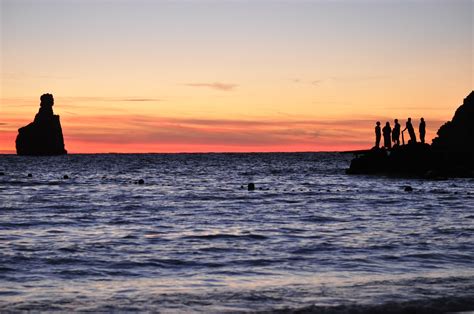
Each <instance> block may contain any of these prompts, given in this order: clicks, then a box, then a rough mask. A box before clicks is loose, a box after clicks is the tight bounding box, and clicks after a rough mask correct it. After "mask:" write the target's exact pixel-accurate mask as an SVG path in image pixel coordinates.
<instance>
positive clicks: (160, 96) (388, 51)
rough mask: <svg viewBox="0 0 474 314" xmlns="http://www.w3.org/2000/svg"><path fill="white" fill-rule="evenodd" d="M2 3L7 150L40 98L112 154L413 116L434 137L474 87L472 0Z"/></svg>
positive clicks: (92, 149)
mask: <svg viewBox="0 0 474 314" xmlns="http://www.w3.org/2000/svg"><path fill="white" fill-rule="evenodd" d="M0 3H1V21H0V28H1V37H0V47H1V55H0V58H1V64H0V66H1V67H0V73H1V76H0V83H1V84H0V87H1V89H0V98H1V99H0V101H1V105H0V153H14V152H15V137H16V134H17V129H18V128H19V127H22V126H24V125H26V124H28V123H29V122H31V121H32V120H33V119H34V115H35V114H36V113H37V111H38V108H39V97H40V95H41V94H43V93H47V92H49V93H52V94H53V95H54V97H55V106H54V108H53V109H54V111H55V113H56V114H59V115H60V116H61V124H62V127H63V133H64V138H65V143H66V149H67V150H68V151H69V152H70V153H98V152H103V153H106V152H209V151H212V152H222V151H235V152H237V151H332V150H350V149H364V148H369V147H371V146H373V141H374V135H373V128H374V124H375V121H377V120H380V121H381V122H382V123H385V121H390V122H391V123H392V121H393V118H398V119H400V120H401V122H402V125H403V123H404V121H405V120H406V118H407V117H409V116H410V117H412V119H413V120H414V121H415V126H416V127H417V126H418V121H419V118H420V117H422V116H423V117H424V118H425V120H426V121H427V129H428V130H427V139H428V141H429V142H431V139H432V138H433V137H434V136H435V133H436V130H437V129H438V127H439V126H440V125H441V124H442V123H443V122H444V121H446V120H449V119H451V118H452V116H453V114H454V110H455V109H456V108H457V107H458V106H459V105H460V104H461V103H462V100H463V98H464V97H466V96H467V95H468V94H469V92H470V91H471V90H472V89H473V81H474V77H473V53H474V46H473V45H474V44H473V43H474V37H473V36H474V35H473V16H474V8H473V7H474V5H473V3H474V2H473V1H471V0H466V1H463V0H459V1H457V0H450V1H448V0H446V1H435V0H433V1H402V0H399V1H375V0H372V1H358V0H351V1H350V0H346V1H298V0H295V1H290V0H288V1H270V0H266V1H258V0H255V1H250V0H241V1H239V0H235V1H227V0H219V1H199V0H194V1H192V0H189V1H180V0H175V1H151V0H150V1H142V0H129V1H125V0H123V1H119V0H117V1H113V0H107V1H105V0H94V1H89V0H55V1H46V0H44V1H42V0H0ZM392 124H393V123H392Z"/></svg>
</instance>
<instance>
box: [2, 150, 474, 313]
mask: <svg viewBox="0 0 474 314" xmlns="http://www.w3.org/2000/svg"><path fill="white" fill-rule="evenodd" d="M349 159H350V156H346V155H339V154H327V153H306V154H182V155H175V154H157V155H69V156H62V157H41V158H29V157H17V156H2V157H1V158H0V171H2V172H4V173H5V175H3V176H0V230H1V232H0V283H1V284H0V309H3V310H22V309H38V310H68V309H79V310H91V311H97V310H105V311H107V310H113V309H122V310H146V309H157V308H159V309H160V310H163V311H170V312H173V311H175V310H179V311H215V312H219V311H235V310H249V309H252V310H268V309H273V308H284V307H290V308H299V307H304V306H308V305H311V304H316V305H320V306H335V305H339V304H348V303H352V302H356V303H357V304H367V305H371V306H375V305H376V304H379V303H383V302H389V301H398V300H418V301H419V302H422V301H420V300H425V301H427V302H428V299H432V298H445V297H448V298H451V300H454V299H455V298H461V299H462V300H464V299H463V298H465V297H466V296H471V295H470V294H469V293H471V291H474V289H472V288H473V285H474V269H473V267H472V260H474V245H473V243H474V241H473V236H472V234H473V231H474V224H473V219H474V201H473V200H474V192H472V191H473V186H474V181H473V180H470V179H456V180H446V181H423V180H418V179H400V178H398V179H393V178H385V177H370V176H347V175H345V174H344V169H345V168H346V167H347V166H348V164H349ZM28 173H31V174H32V177H31V178H29V177H27V174H28ZM65 174H67V175H68V176H69V179H63V176H64V175H65ZM139 179H143V180H144V181H145V184H143V185H139V184H136V182H137V181H138V180H139ZM249 182H254V183H255V184H256V190H255V191H247V189H246V186H247V183H249ZM406 185H410V186H412V187H413V189H414V191H413V192H411V193H407V192H404V187H405V186H406ZM460 302H461V303H462V302H464V301H460Z"/></svg>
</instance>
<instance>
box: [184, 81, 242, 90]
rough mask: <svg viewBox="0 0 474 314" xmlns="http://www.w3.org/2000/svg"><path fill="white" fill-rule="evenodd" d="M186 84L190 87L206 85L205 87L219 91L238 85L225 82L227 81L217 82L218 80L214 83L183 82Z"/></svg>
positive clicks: (231, 88)
mask: <svg viewBox="0 0 474 314" xmlns="http://www.w3.org/2000/svg"><path fill="white" fill-rule="evenodd" d="M184 85H186V86H191V87H207V88H212V89H217V90H220V91H231V90H233V89H234V88H236V87H237V86H238V85H237V84H227V83H219V82H214V83H188V84H184Z"/></svg>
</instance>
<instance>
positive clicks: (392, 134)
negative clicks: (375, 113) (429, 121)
mask: <svg viewBox="0 0 474 314" xmlns="http://www.w3.org/2000/svg"><path fill="white" fill-rule="evenodd" d="M394 123H395V125H394V127H393V129H392V127H391V126H390V122H388V121H387V123H385V126H384V127H383V129H380V121H377V123H376V125H375V147H377V148H379V147H380V140H381V138H382V134H383V147H385V148H387V149H390V148H392V142H393V143H394V144H393V146H399V145H400V133H402V138H403V132H405V131H408V134H409V135H410V140H409V141H408V143H409V144H410V143H416V134H415V129H414V128H413V124H412V123H411V118H408V120H407V122H406V124H405V129H403V130H402V131H401V132H400V129H401V127H400V123H398V119H395V120H394ZM418 131H419V133H420V141H421V143H425V134H426V123H425V119H423V118H421V119H420V125H419V127H418ZM403 144H405V141H403Z"/></svg>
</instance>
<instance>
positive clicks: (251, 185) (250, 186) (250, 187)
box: [247, 183, 255, 191]
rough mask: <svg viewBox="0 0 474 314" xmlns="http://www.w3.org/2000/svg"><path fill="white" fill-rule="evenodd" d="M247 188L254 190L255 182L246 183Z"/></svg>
mask: <svg viewBox="0 0 474 314" xmlns="http://www.w3.org/2000/svg"><path fill="white" fill-rule="evenodd" d="M247 190H249V191H255V184H254V183H249V184H248V185H247Z"/></svg>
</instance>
